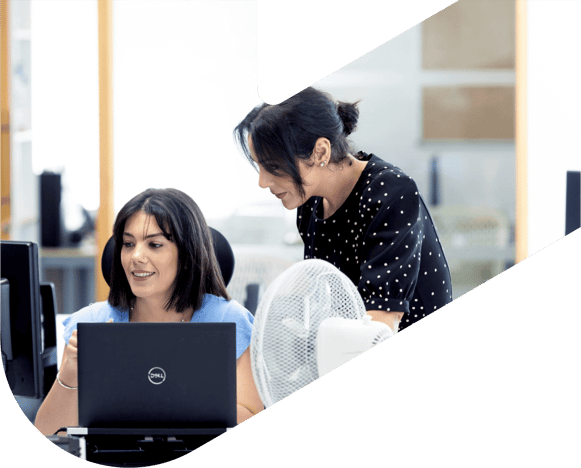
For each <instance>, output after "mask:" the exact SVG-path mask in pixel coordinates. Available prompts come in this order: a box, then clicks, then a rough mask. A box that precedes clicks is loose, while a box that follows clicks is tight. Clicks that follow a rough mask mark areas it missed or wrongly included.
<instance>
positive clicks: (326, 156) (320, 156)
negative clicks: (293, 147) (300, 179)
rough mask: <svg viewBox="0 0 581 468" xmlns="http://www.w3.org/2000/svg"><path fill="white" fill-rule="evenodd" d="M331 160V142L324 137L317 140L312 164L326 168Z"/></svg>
mask: <svg viewBox="0 0 581 468" xmlns="http://www.w3.org/2000/svg"><path fill="white" fill-rule="evenodd" d="M330 159H331V142H330V141H329V140H328V139H327V138H324V137H321V138H318V139H317V141H316V142H315V148H314V149H313V162H314V163H315V164H316V165H319V166H322V167H324V166H326V165H327V164H329V160H330Z"/></svg>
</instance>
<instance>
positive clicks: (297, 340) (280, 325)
mask: <svg viewBox="0 0 581 468" xmlns="http://www.w3.org/2000/svg"><path fill="white" fill-rule="evenodd" d="M365 313H366V311H365V306H364V304H363V301H362V299H361V296H360V295H359V293H358V291H357V288H356V287H355V285H354V284H353V283H352V282H351V280H350V279H349V278H348V277H347V276H346V275H344V274H343V273H342V272H341V271H339V270H338V269H337V268H336V267H334V266H333V265H331V264H330V263H328V262H325V261H323V260H318V259H309V260H303V261H301V262H298V263H296V264H294V265H293V266H291V267H290V268H288V269H287V270H286V271H285V272H283V273H282V274H281V275H280V276H278V277H277V278H276V279H275V280H274V281H273V282H272V283H271V285H270V286H269V287H268V289H267V290H266V291H265V293H264V297H263V298H262V300H261V302H260V304H259V305H258V308H257V310H256V315H255V322H254V328H253V332H252V339H251V344H250V348H251V357H252V373H253V375H254V380H255V382H256V386H257V388H258V392H259V394H260V396H261V398H262V401H263V403H264V404H265V406H270V405H272V404H273V403H276V402H277V401H280V400H281V399H283V398H285V397H286V396H288V395H290V394H292V393H293V392H295V391H296V390H299V389H300V388H302V387H304V386H305V385H307V384H309V383H310V382H312V381H313V380H315V379H316V378H317V377H318V371H317V362H316V349H315V346H316V336H317V329H318V327H319V325H320V323H321V321H323V320H324V319H326V318H328V317H342V318H348V319H358V318H361V317H363V316H364V315H365Z"/></svg>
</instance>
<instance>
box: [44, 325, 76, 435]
mask: <svg viewBox="0 0 581 468" xmlns="http://www.w3.org/2000/svg"><path fill="white" fill-rule="evenodd" d="M59 378H60V380H61V382H62V383H63V384H64V385H66V386H67V387H77V330H75V331H73V333H72V335H71V338H70V339H69V343H68V345H67V347H66V348H65V351H64V354H63V360H62V362H61V366H60V372H59ZM78 420H79V414H78V403H77V390H70V389H68V388H65V387H64V386H63V385H61V384H60V383H59V382H58V381H56V380H55V382H54V384H53V386H52V388H51V389H50V391H49V392H48V395H47V396H46V398H45V399H44V401H43V403H42V405H41V406H40V408H39V410H38V413H37V414H36V420H35V421H34V425H35V426H36V428H37V429H38V430H39V431H40V432H42V433H43V434H44V435H52V434H54V433H55V431H57V430H58V429H60V428H61V427H70V426H78V424H79V423H78Z"/></svg>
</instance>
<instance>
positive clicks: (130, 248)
mask: <svg viewBox="0 0 581 468" xmlns="http://www.w3.org/2000/svg"><path fill="white" fill-rule="evenodd" d="M121 264H122V266H123V270H125V275H126V276H127V281H128V282H129V286H130V287H131V291H132V292H133V294H134V295H135V296H136V297H137V298H143V299H145V298H149V299H158V300H161V301H163V302H166V301H167V300H168V299H169V298H170V296H171V294H172V292H173V284H174V281H175V278H176V276H177V268H178V248H177V245H176V244H175V243H174V242H172V241H170V240H168V239H166V237H165V236H164V235H163V232H162V230H161V229H160V227H159V226H158V224H157V221H156V220H155V217H154V216H152V215H148V214H146V213H144V212H143V211H138V212H137V213H135V214H133V215H132V216H131V217H130V218H129V219H128V220H127V222H126V223H125V230H124V231H123V246H122V247H121Z"/></svg>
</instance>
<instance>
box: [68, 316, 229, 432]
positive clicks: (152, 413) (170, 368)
mask: <svg viewBox="0 0 581 468" xmlns="http://www.w3.org/2000/svg"><path fill="white" fill-rule="evenodd" d="M78 382H79V383H78V405H79V426H80V427H81V428H93V429H106V431H109V433H111V430H112V429H122V430H131V429H132V428H139V429H144V428H150V429H154V428H159V429H164V431H171V430H174V429H193V430H200V429H203V430H206V431H208V430H210V431H211V430H219V432H222V431H225V430H226V429H228V428H231V427H234V426H235V425H236V421H237V418H236V413H237V412H236V324H235V323H79V324H78ZM93 432H94V433H95V431H93ZM158 432H159V431H158Z"/></svg>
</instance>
